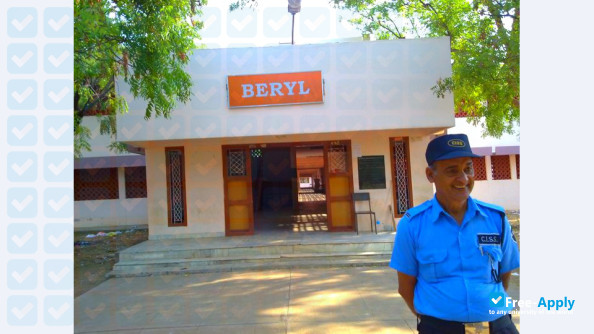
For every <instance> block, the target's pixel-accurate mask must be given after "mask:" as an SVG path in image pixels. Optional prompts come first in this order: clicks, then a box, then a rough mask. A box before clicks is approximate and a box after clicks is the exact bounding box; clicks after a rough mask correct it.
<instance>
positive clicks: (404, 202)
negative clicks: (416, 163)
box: [392, 139, 412, 215]
mask: <svg viewBox="0 0 594 334" xmlns="http://www.w3.org/2000/svg"><path fill="white" fill-rule="evenodd" d="M392 157H393V159H394V181H393V182H394V189H395V193H396V205H395V207H396V210H395V211H396V212H395V213H396V214H399V215H402V214H404V213H405V212H406V210H408V209H409V208H410V207H411V206H412V205H411V202H412V201H411V198H410V196H411V189H410V179H409V178H410V161H409V157H408V142H407V141H406V140H404V139H395V140H394V151H393V152H392Z"/></svg>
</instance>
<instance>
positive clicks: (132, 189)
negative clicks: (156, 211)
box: [124, 167, 146, 198]
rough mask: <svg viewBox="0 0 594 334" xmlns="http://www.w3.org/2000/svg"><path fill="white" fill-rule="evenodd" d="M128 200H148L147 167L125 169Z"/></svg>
mask: <svg viewBox="0 0 594 334" xmlns="http://www.w3.org/2000/svg"><path fill="white" fill-rule="evenodd" d="M124 175H125V179H126V198H146V167H126V168H124Z"/></svg>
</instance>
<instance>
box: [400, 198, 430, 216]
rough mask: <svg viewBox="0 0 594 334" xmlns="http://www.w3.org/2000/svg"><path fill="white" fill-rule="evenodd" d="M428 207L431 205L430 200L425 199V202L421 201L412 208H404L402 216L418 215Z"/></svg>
mask: <svg viewBox="0 0 594 334" xmlns="http://www.w3.org/2000/svg"><path fill="white" fill-rule="evenodd" d="M430 207H431V200H429V201H425V202H423V203H421V204H420V205H417V206H415V207H414V208H410V209H408V210H406V212H405V213H404V217H408V218H412V217H414V216H416V215H418V214H419V213H421V212H423V211H425V210H427V209H429V208H430Z"/></svg>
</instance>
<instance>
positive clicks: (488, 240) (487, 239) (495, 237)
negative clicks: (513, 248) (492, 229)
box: [476, 233, 501, 245]
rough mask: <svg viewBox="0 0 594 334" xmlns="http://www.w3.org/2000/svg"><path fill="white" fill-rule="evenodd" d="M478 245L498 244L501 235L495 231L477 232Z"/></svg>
mask: <svg viewBox="0 0 594 334" xmlns="http://www.w3.org/2000/svg"><path fill="white" fill-rule="evenodd" d="M476 236H477V238H478V243H479V245H499V244H500V243H501V236H500V235H499V234H497V233H479V234H477V235H476Z"/></svg>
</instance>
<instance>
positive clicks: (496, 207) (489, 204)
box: [473, 198, 505, 213]
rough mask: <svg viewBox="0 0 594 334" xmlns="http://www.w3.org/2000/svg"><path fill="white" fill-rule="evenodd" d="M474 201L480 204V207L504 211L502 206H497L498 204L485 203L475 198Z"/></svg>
mask: <svg viewBox="0 0 594 334" xmlns="http://www.w3.org/2000/svg"><path fill="white" fill-rule="evenodd" d="M473 199H474V198H473ZM474 202H475V203H476V204H477V205H480V206H482V207H485V208H489V209H493V210H495V211H499V212H502V213H505V209H504V208H503V207H501V206H499V205H496V204H491V203H486V202H483V201H479V200H476V199H474Z"/></svg>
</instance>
